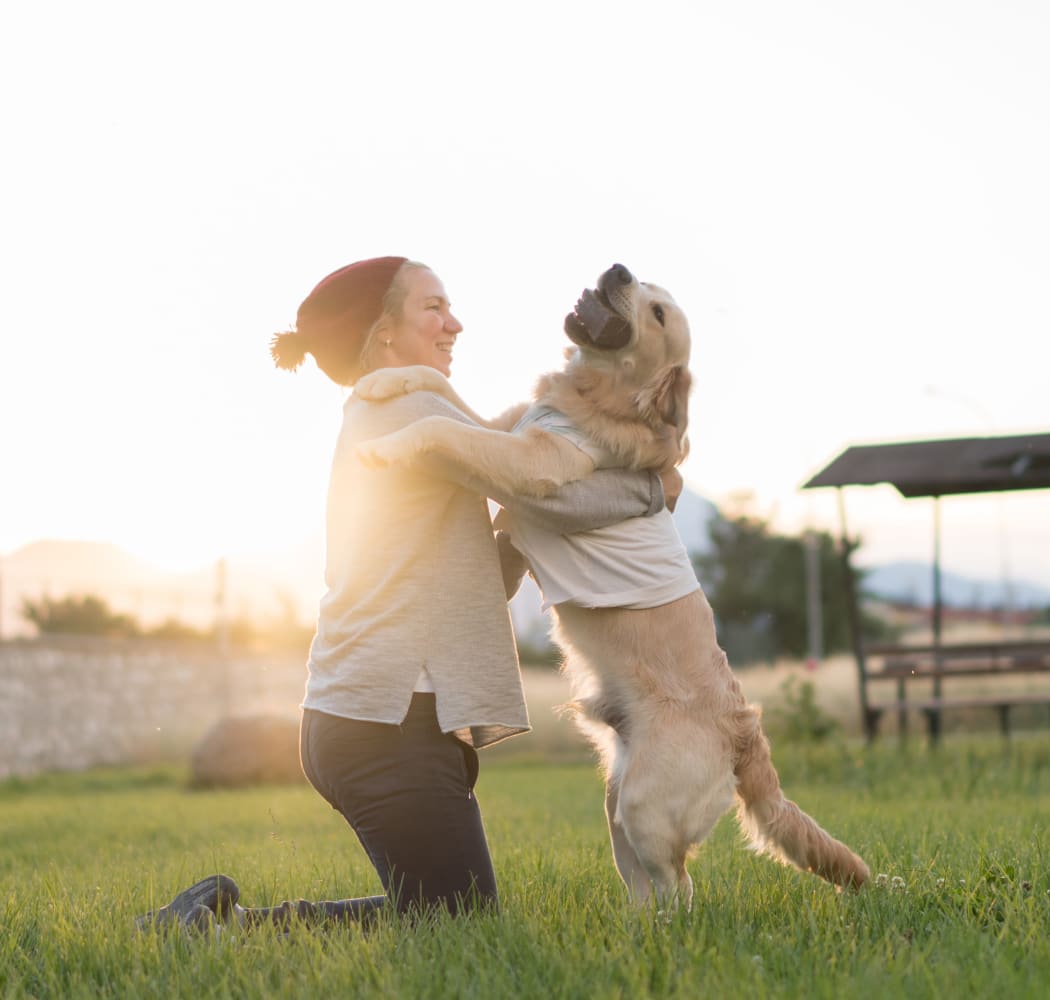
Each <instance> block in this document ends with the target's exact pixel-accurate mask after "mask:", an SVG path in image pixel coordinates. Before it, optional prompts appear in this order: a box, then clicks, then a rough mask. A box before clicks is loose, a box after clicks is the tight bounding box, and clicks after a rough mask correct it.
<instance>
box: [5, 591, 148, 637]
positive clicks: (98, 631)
mask: <svg viewBox="0 0 1050 1000" xmlns="http://www.w3.org/2000/svg"><path fill="white" fill-rule="evenodd" d="M22 617H23V618H24V619H25V620H26V621H27V622H30V623H31V624H33V625H35V626H36V627H37V630H38V631H39V632H40V634H41V635H101V636H107V637H110V638H113V637H127V636H135V635H139V634H140V633H141V629H140V628H139V624H138V622H137V621H135V619H134V618H132V617H131V616H130V615H120V614H115V613H114V612H112V611H111V610H110V609H109V605H108V604H106V602H105V601H104V600H102V598H101V597H96V596H95V595H94V594H84V595H82V596H72V597H63V598H61V599H60V600H56V599H54V598H51V597H41V598H40V600H39V601H33V600H30V599H29V598H25V599H23V601H22Z"/></svg>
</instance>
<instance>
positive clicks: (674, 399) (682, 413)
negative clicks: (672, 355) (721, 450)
mask: <svg viewBox="0 0 1050 1000" xmlns="http://www.w3.org/2000/svg"><path fill="white" fill-rule="evenodd" d="M692 384H693V377H692V375H690V374H689V369H688V368H683V367H675V368H666V369H664V371H662V372H660V373H659V374H658V375H657V376H656V378H654V379H653V380H652V381H651V382H649V383H648V384H647V385H646V386H645V387H644V388H643V389H642V391H641V392H640V393H638V405H639V408H640V409H641V410H642V413H643V414H645V415H647V416H650V415H651V416H655V417H656V418H657V419H658V420H659V421H660V423H662V424H667V425H669V426H670V427H673V428H674V434H675V441H676V443H677V445H678V452H679V457H678V461H679V462H681V461H682V460H683V459H684V458H685V456H686V455H687V454H688V452H689V442H688V441H687V440H686V436H685V433H686V430H687V429H688V427H689V389H690V387H691V386H692ZM676 464H677V463H676Z"/></svg>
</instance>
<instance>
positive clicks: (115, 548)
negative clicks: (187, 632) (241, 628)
mask: <svg viewBox="0 0 1050 1000" xmlns="http://www.w3.org/2000/svg"><path fill="white" fill-rule="evenodd" d="M318 548H319V545H315V544H310V545H304V546H302V547H301V548H300V549H296V550H293V551H290V552H288V553H286V554H285V555H284V556H274V557H270V558H259V559H254V558H252V559H249V558H247V557H235V558H231V559H229V560H228V561H227V564H226V567H225V582H224V594H225V613H226V616H227V617H228V618H230V619H234V618H240V617H246V618H255V619H265V618H268V617H279V616H280V617H283V616H284V615H285V614H287V612H288V608H289V606H291V607H292V609H293V610H294V612H295V614H296V615H297V617H299V618H300V619H301V620H304V621H309V620H310V619H311V618H312V616H313V615H314V614H315V613H316V608H317V600H318V598H319V597H320V593H321V590H322V580H321V576H322V569H321V566H320V565H319V564H320V562H321V558H320V555H319V552H318V551H316V550H317V549H318ZM219 589H220V573H219V569H218V566H217V564H215V563H213V564H211V565H206V566H201V567H200V568H199V569H197V570H193V571H191V572H184V573H173V572H168V571H165V570H162V569H160V568H158V567H156V566H153V565H152V564H150V563H148V562H146V561H144V560H142V559H139V558H137V557H136V556H133V555H131V554H130V553H129V552H127V551H125V550H124V549H122V548H121V547H120V546H119V545H114V544H112V543H109V542H84V541H70V540H46V541H39V542H32V543H30V544H29V545H25V546H23V547H22V548H20V549H16V550H15V551H14V552H12V553H10V554H9V555H6V556H4V557H3V559H2V560H0V635H2V636H3V637H5V638H9V637H12V636H16V635H26V634H32V629H31V628H30V627H29V626H28V625H27V624H26V623H25V622H24V621H23V619H22V614H21V608H22V602H23V601H24V600H26V599H29V600H34V601H35V600H38V599H39V598H41V597H43V596H45V595H46V596H49V597H54V598H61V597H67V596H70V595H83V594H93V595H95V596H98V597H101V598H102V599H103V600H104V601H106V603H107V604H108V605H109V606H110V608H111V609H112V610H114V611H116V612H119V613H121V614H130V615H133V616H134V617H135V618H136V619H137V620H138V621H139V622H141V623H142V624H143V625H145V626H147V627H148V626H153V625H157V624H159V623H161V622H163V621H165V620H166V619H169V618H176V619H178V620H180V621H183V622H185V623H187V624H189V625H193V626H196V627H207V626H210V625H212V624H214V622H215V619H216V616H217V611H218V606H219V601H218V592H219Z"/></svg>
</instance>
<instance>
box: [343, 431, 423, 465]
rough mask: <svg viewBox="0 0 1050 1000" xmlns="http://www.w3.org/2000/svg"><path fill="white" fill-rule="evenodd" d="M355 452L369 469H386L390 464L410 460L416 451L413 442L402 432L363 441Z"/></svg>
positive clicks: (398, 463)
mask: <svg viewBox="0 0 1050 1000" xmlns="http://www.w3.org/2000/svg"><path fill="white" fill-rule="evenodd" d="M354 453H355V455H356V456H357V458H358V460H359V461H360V462H361V464H362V465H364V466H366V467H367V468H369V469H385V468H386V467H387V466H390V465H401V464H403V463H405V462H408V461H409V460H410V459H411V458H412V456H413V455H415V453H416V449H415V448H414V447H413V445H412V442H411V441H410V440H409V439H408V438H405V437H402V436H401V435H400V434H387V435H385V436H384V437H379V438H374V439H373V440H371V441H362V442H361V444H359V445H358V446H357V447H356V448H355V449H354Z"/></svg>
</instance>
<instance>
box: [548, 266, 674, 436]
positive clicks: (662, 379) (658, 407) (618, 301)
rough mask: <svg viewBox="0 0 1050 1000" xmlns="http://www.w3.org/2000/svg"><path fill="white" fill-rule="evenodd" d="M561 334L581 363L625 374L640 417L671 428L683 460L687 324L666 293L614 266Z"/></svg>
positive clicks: (579, 305) (585, 295)
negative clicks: (570, 343)
mask: <svg viewBox="0 0 1050 1000" xmlns="http://www.w3.org/2000/svg"><path fill="white" fill-rule="evenodd" d="M565 333H566V335H567V336H568V338H569V339H570V340H571V341H572V342H573V343H574V344H575V345H576V347H577V348H578V349H579V354H580V358H579V360H580V362H581V363H583V364H585V365H593V366H596V367H598V368H602V369H605V370H609V369H615V370H616V371H617V372H618V373H619V374H620V375H621V376H624V378H625V381H627V382H629V383H630V385H631V386H632V387H633V390H634V392H633V400H634V403H635V406H636V408H637V410H638V411H639V413H641V415H642V416H644V417H645V418H646V419H647V420H648V421H649V422H651V423H658V424H669V425H671V426H672V427H674V429H675V434H676V437H677V439H678V445H679V448H680V451H681V453H682V457H684V453H685V449H686V447H687V446H686V443H685V430H686V423H687V421H688V415H687V403H688V399H687V397H688V393H689V385H690V381H691V380H690V376H689V370H688V364H689V348H690V337H689V323H688V322H687V321H686V318H685V313H683V312H682V310H681V309H680V308H679V307H678V305H677V304H676V303H675V301H674V299H673V298H672V297H671V295H670V294H669V293H668V292H667V291H665V290H664V289H663V288H660V287H659V286H658V285H652V284H649V283H647V282H643V281H639V280H638V279H637V278H636V277H635V276H634V275H633V274H631V272H630V271H629V270H628V269H627V268H626V267H624V266H623V264H614V265H613V266H612V267H610V268H609V270H608V271H606V272H605V273H604V274H602V275H601V277H599V278H598V284H597V286H596V287H595V288H588V289H586V290H585V291H584V292H583V294H582V295H581V296H580V298H579V301H578V302H577V303H576V308H575V309H574V310H573V311H572V312H571V313H569V315H568V316H566V317H565Z"/></svg>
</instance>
